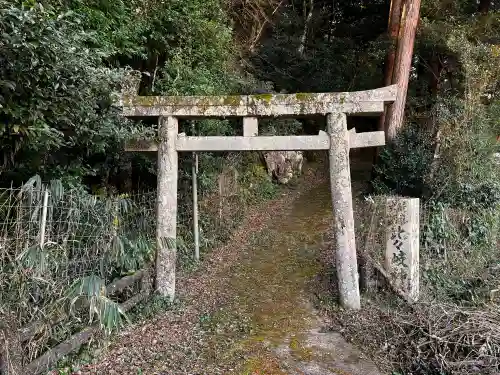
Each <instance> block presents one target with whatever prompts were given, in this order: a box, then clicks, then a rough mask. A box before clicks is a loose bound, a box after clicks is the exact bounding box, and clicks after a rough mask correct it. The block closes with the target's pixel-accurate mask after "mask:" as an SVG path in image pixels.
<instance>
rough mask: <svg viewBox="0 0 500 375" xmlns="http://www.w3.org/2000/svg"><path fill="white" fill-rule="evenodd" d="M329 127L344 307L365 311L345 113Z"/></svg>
mask: <svg viewBox="0 0 500 375" xmlns="http://www.w3.org/2000/svg"><path fill="white" fill-rule="evenodd" d="M327 124H328V133H329V135H330V151H329V154H330V185H331V191H332V203H333V216H334V228H335V246H336V259H337V261H336V263H337V277H338V285H339V293H340V303H341V305H342V306H343V307H345V308H348V309H355V310H357V309H360V308H361V302H360V294H359V283H358V279H359V275H358V263H357V258H356V242H355V233H354V213H353V205H352V191H351V171H350V167H349V132H348V131H347V118H346V115H345V113H339V114H332V113H330V114H328V115H327Z"/></svg>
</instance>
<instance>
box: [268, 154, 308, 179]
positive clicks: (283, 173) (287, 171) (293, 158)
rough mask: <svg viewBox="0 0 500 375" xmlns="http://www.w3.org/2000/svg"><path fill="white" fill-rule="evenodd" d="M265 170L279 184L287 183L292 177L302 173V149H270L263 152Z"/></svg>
mask: <svg viewBox="0 0 500 375" xmlns="http://www.w3.org/2000/svg"><path fill="white" fill-rule="evenodd" d="M264 159H265V161H266V167H267V172H268V173H269V176H270V177H271V178H276V180H277V181H278V182H279V183H280V184H287V183H288V182H289V181H290V180H291V179H292V177H294V176H299V175H300V174H301V173H302V164H303V162H304V156H303V153H302V151H271V152H266V153H264Z"/></svg>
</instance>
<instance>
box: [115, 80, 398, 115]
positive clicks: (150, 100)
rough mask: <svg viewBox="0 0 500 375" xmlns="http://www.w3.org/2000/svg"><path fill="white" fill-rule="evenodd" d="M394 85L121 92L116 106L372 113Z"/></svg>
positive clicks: (156, 111)
mask: <svg viewBox="0 0 500 375" xmlns="http://www.w3.org/2000/svg"><path fill="white" fill-rule="evenodd" d="M396 94H397V85H392V86H387V87H382V88H378V89H374V90H366V91H355V92H340V93H312V94H307V93H306V94H303V93H298V94H260V95H229V96H228V95H221V96H137V95H123V96H122V98H121V99H120V102H119V106H120V107H122V109H123V115H124V116H126V117H164V116H165V117H166V116H173V117H179V118H193V117H194V118H196V117H198V118H202V117H274V116H301V115H316V114H328V113H346V114H348V115H365V116H366V115H374V114H375V115H376V114H380V113H382V112H383V111H384V104H385V103H391V102H393V101H394V100H395V99H396Z"/></svg>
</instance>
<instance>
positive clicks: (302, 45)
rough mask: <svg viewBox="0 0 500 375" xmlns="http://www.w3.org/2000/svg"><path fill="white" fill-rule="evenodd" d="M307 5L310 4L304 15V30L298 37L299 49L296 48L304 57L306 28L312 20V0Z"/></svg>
mask: <svg viewBox="0 0 500 375" xmlns="http://www.w3.org/2000/svg"><path fill="white" fill-rule="evenodd" d="M309 6H310V8H309V13H307V17H306V20H305V24H304V32H303V33H302V37H301V38H300V45H299V49H298V52H299V54H300V55H301V56H302V57H304V52H305V49H306V40H307V30H308V29H309V25H310V24H311V21H312V16H313V10H314V0H311V3H310V5H309ZM304 10H305V7H304Z"/></svg>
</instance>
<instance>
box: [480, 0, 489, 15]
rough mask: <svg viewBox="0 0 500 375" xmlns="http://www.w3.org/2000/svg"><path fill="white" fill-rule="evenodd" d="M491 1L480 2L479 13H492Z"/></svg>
mask: <svg viewBox="0 0 500 375" xmlns="http://www.w3.org/2000/svg"><path fill="white" fill-rule="evenodd" d="M490 6H491V0H480V1H479V12H481V13H484V14H486V13H488V12H489V11H490Z"/></svg>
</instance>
